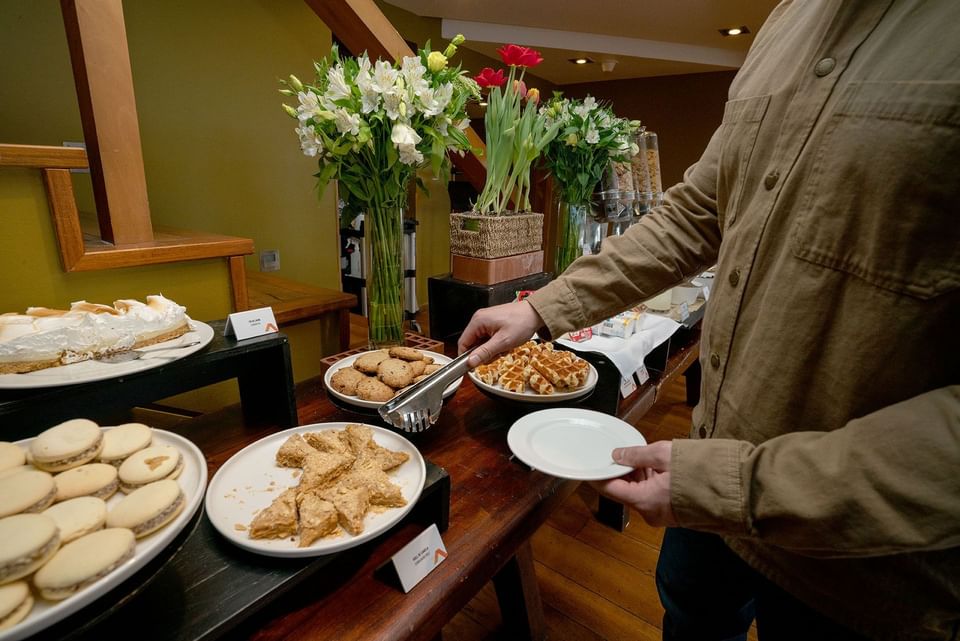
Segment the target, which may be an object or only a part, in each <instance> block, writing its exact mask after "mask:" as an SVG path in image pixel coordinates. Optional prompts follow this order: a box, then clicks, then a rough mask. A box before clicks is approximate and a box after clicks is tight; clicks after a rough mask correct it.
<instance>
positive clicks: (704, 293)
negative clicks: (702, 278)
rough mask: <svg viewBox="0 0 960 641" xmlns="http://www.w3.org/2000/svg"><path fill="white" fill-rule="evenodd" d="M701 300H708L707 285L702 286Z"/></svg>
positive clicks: (708, 289)
mask: <svg viewBox="0 0 960 641" xmlns="http://www.w3.org/2000/svg"><path fill="white" fill-rule="evenodd" d="M703 300H710V287H709V286H708V285H704V286H703Z"/></svg>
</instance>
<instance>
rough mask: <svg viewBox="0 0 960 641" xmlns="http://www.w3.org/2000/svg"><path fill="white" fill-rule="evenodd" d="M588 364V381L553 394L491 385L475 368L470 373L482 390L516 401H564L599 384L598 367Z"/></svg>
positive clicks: (572, 398) (544, 402)
mask: <svg viewBox="0 0 960 641" xmlns="http://www.w3.org/2000/svg"><path fill="white" fill-rule="evenodd" d="M587 365H589V366H590V372H589V373H588V374H587V382H585V383H584V384H583V386H582V387H578V388H577V389H575V390H569V391H563V392H554V393H553V394H537V393H536V392H534V391H533V390H532V389H530V388H529V387H528V388H526V389H525V390H524V391H522V392H513V391H511V390H508V389H503V388H502V387H500V385H489V384H487V383H484V382H483V381H482V380H480V377H479V376H477V375H476V373H475V372H474V371H473V370H470V372H469V375H470V380H471V381H473V384H474V385H476V386H477V387H479V388H480V389H481V390H482V391H484V392H489V393H490V394H492V395H494V396H500V397H503V398H509V399H511V400H514V401H523V402H524V403H543V404H549V403H560V402H562V401H572V400H574V399H577V398H580V397H582V396H586V395H587V394H589V393H590V392H592V391H593V388H594V387H596V386H597V381H598V380H599V379H600V375H599V374H597V369H596V368H595V367H594V366H593V364H592V363H590V362H587Z"/></svg>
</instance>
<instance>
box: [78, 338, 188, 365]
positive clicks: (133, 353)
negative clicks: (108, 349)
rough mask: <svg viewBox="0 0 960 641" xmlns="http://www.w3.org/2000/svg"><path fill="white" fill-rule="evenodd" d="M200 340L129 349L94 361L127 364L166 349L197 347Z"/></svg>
mask: <svg viewBox="0 0 960 641" xmlns="http://www.w3.org/2000/svg"><path fill="white" fill-rule="evenodd" d="M200 343H201V341H200V340H193V341H190V342H189V343H179V344H177V345H163V346H162V347H161V346H160V345H157V346H156V347H144V348H143V349H130V350H127V351H125V352H114V353H113V354H107V355H106V356H100V357H99V358H97V359H96V360H98V361H100V362H101V363H128V362H130V361H135V360H137V359H138V358H143V357H144V356H146V355H147V354H151V353H153V352H165V351H166V350H168V349H183V348H184V347H193V346H194V345H199V344H200Z"/></svg>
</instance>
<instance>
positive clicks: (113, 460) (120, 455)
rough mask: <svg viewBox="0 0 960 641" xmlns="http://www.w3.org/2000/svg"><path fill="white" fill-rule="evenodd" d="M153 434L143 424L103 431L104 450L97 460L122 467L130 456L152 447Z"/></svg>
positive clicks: (131, 424) (130, 424) (129, 424)
mask: <svg viewBox="0 0 960 641" xmlns="http://www.w3.org/2000/svg"><path fill="white" fill-rule="evenodd" d="M152 440H153V432H152V431H151V430H150V428H149V427H147V426H146V425H143V424H142V423H125V424H124V425H118V426H116V427H113V428H110V429H108V430H104V431H103V449H102V450H100V456H99V457H98V459H97V460H99V461H100V462H101V463H107V464H109V465H113V466H116V467H120V464H121V463H123V461H124V459H126V458H127V457H128V456H130V455H131V454H133V453H134V452H137V451H139V450H142V449H144V448H145V447H150V441H152Z"/></svg>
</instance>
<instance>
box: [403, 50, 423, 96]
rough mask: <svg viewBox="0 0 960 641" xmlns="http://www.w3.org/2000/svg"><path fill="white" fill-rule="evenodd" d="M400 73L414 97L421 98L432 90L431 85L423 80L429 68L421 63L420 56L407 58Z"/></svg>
mask: <svg viewBox="0 0 960 641" xmlns="http://www.w3.org/2000/svg"><path fill="white" fill-rule="evenodd" d="M400 73H401V75H402V76H403V78H404V80H406V83H407V88H408V89H409V91H410V93H411V94H412V95H413V96H419V95H421V94H422V93H423V92H424V91H426V90H427V89H429V88H430V84H429V83H428V82H427V81H426V80H424V79H423V76H424V74H425V73H427V68H426V67H424V66H423V63H422V62H420V57H419V56H405V57H404V59H403V62H402V63H401V65H400Z"/></svg>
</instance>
